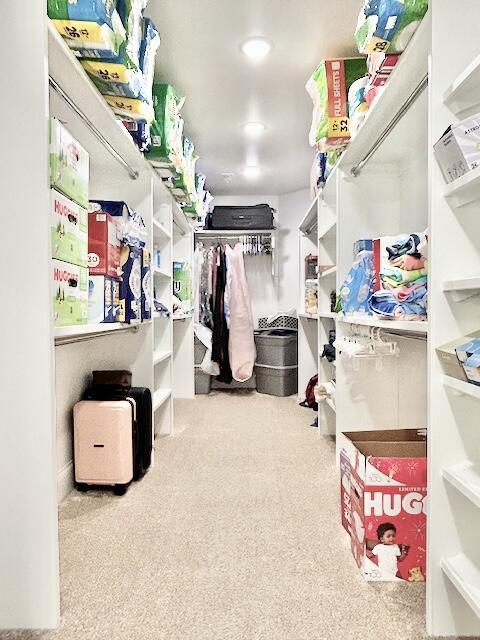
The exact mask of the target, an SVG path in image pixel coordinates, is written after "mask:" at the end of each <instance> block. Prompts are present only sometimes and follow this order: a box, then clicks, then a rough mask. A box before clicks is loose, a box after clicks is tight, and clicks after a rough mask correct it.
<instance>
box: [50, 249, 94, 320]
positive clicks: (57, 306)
mask: <svg viewBox="0 0 480 640" xmlns="http://www.w3.org/2000/svg"><path fill="white" fill-rule="evenodd" d="M87 281H88V271H87V269H86V268H85V267H79V266H77V265H74V264H70V263H68V262H62V261H61V260H52V297H53V319H54V324H55V326H56V327H68V326H70V325H77V324H86V322H87V307H88V291H87V286H88V282H87Z"/></svg>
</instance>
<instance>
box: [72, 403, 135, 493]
mask: <svg viewBox="0 0 480 640" xmlns="http://www.w3.org/2000/svg"><path fill="white" fill-rule="evenodd" d="M134 421H135V403H134V402H132V401H130V400H82V401H81V402H77V404H76V405H75V407H74V409H73V424H74V428H73V431H74V456H75V481H76V483H77V488H78V489H79V490H80V491H82V490H83V491H85V490H86V489H87V488H88V485H113V486H114V490H115V493H116V494H118V495H122V494H123V493H125V491H126V490H127V488H128V485H129V483H130V482H131V481H132V479H133V427H134Z"/></svg>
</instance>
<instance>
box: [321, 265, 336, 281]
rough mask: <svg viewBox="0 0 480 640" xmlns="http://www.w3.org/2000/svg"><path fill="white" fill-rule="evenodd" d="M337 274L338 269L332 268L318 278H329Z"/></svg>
mask: <svg viewBox="0 0 480 640" xmlns="http://www.w3.org/2000/svg"><path fill="white" fill-rule="evenodd" d="M335 273H337V267H336V266H333V267H330V268H329V269H325V271H322V272H321V273H320V274H319V275H318V277H319V278H327V277H328V276H333V275H334V274H335Z"/></svg>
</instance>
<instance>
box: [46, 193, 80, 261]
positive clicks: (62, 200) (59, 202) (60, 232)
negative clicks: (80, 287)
mask: <svg viewBox="0 0 480 640" xmlns="http://www.w3.org/2000/svg"><path fill="white" fill-rule="evenodd" d="M50 220H51V230H52V258H55V259H56V260H62V261H63V262H70V263H71V264H76V265H78V266H79V267H86V266H87V254H88V214H87V210H86V209H84V208H83V207H81V206H80V205H78V204H77V203H76V202H73V201H72V200H69V199H68V198H67V197H66V196H64V195H62V194H61V193H59V192H58V191H55V189H52V192H51V218H50Z"/></svg>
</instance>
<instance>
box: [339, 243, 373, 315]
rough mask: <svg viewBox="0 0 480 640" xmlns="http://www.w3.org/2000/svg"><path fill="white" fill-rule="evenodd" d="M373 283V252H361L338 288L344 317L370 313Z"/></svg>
mask: <svg viewBox="0 0 480 640" xmlns="http://www.w3.org/2000/svg"><path fill="white" fill-rule="evenodd" d="M374 282H375V271H374V266H373V251H361V252H360V253H359V254H358V255H357V257H356V258H355V262H354V263H353V266H352V268H351V269H350V271H349V272H348V275H347V277H346V278H345V281H344V283H343V284H342V286H341V287H340V292H339V298H340V301H341V305H342V310H343V313H344V314H345V315H348V314H351V313H364V314H368V313H370V310H369V302H370V298H371V296H372V294H373V288H374Z"/></svg>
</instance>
